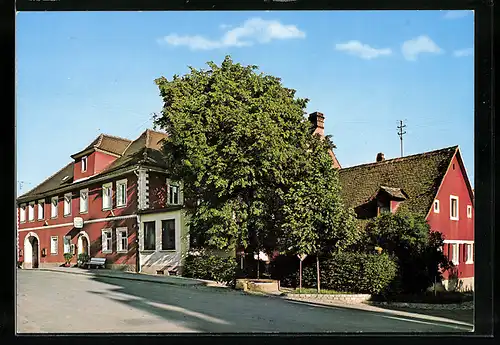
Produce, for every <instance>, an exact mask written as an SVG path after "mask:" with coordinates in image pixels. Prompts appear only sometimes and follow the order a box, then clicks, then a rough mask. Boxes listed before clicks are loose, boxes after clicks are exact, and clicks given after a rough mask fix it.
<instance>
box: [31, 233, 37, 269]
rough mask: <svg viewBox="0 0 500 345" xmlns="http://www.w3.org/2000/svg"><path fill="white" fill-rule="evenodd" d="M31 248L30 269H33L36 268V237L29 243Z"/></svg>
mask: <svg viewBox="0 0 500 345" xmlns="http://www.w3.org/2000/svg"><path fill="white" fill-rule="evenodd" d="M31 246H32V248H33V249H32V258H33V259H32V261H31V262H32V263H33V265H32V267H33V268H38V240H37V239H36V237H33V239H32V242H31Z"/></svg>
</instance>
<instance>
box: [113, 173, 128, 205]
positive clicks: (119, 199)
mask: <svg viewBox="0 0 500 345" xmlns="http://www.w3.org/2000/svg"><path fill="white" fill-rule="evenodd" d="M126 205H127V180H126V179H125V180H121V181H117V182H116V206H121V207H123V206H126Z"/></svg>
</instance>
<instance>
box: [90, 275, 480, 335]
mask: <svg viewBox="0 0 500 345" xmlns="http://www.w3.org/2000/svg"><path fill="white" fill-rule="evenodd" d="M91 279H92V280H94V281H97V282H101V283H105V284H109V285H113V286H115V288H110V289H108V290H107V291H105V292H95V291H94V292H93V293H94V294H104V295H107V296H106V297H107V298H110V299H113V300H115V301H117V302H119V303H123V304H124V305H127V306H130V307H132V308H135V309H139V310H142V311H145V312H147V313H151V314H154V315H156V316H159V317H161V318H163V319H164V320H167V321H171V322H174V323H176V324H178V325H180V326H182V327H185V328H188V329H191V330H193V331H198V332H211V333H213V332H215V333H227V332H229V333H236V332H245V333H254V332H256V333H263V332H264V333H265V332H273V333H275V332H278V331H277V329H279V330H280V331H281V332H325V331H328V329H332V331H333V330H339V329H340V330H344V329H346V330H347V329H350V330H351V332H353V333H354V332H359V331H365V332H368V333H379V334H380V333H386V332H396V333H410V332H415V331H418V332H427V330H430V331H429V332H432V333H433V334H436V333H437V332H441V333H449V332H454V333H456V332H461V333H466V334H470V332H471V331H472V327H471V326H468V325H464V324H463V323H460V322H458V321H455V322H453V321H452V320H449V321H444V320H430V319H429V318H428V317H426V316H425V315H405V316H401V315H395V314H394V313H391V312H390V311H387V312H385V311H371V310H359V309H352V308H349V307H342V306H325V305H322V304H315V303H310V302H301V301H291V300H283V299H281V298H279V297H270V296H256V295H246V294H244V293H243V292H241V291H235V290H230V289H225V288H217V287H206V286H193V287H181V286H172V285H166V284H157V283H149V282H138V281H128V280H124V279H115V278H111V277H103V276H93V277H92V278H91ZM332 309H335V310H336V312H337V314H335V317H334V318H332V315H333V314H332ZM306 315H307V317H311V318H314V320H311V319H304V321H303V322H302V321H301V318H302V317H306ZM297 325H301V327H297ZM330 325H331V327H329V326H330ZM388 325H391V327H392V325H394V327H393V328H391V327H388ZM298 328H302V329H298ZM388 328H390V329H388ZM340 332H342V331H340Z"/></svg>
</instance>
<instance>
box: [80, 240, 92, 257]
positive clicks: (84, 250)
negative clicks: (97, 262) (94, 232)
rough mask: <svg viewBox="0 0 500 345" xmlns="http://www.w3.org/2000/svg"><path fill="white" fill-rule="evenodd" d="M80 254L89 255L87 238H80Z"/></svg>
mask: <svg viewBox="0 0 500 345" xmlns="http://www.w3.org/2000/svg"><path fill="white" fill-rule="evenodd" d="M82 253H83V254H87V255H90V254H89V241H87V237H85V236H82Z"/></svg>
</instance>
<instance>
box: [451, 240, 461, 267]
mask: <svg viewBox="0 0 500 345" xmlns="http://www.w3.org/2000/svg"><path fill="white" fill-rule="evenodd" d="M451 261H452V262H453V264H454V265H458V264H459V263H460V245H459V243H451Z"/></svg>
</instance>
